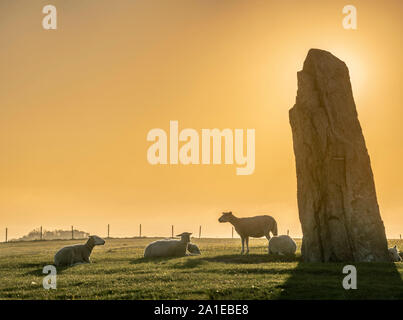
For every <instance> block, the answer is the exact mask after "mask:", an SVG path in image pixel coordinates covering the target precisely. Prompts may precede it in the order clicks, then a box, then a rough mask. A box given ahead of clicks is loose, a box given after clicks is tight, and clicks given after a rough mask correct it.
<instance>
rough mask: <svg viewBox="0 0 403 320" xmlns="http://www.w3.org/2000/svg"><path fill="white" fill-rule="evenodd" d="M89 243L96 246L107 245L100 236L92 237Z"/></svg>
mask: <svg viewBox="0 0 403 320" xmlns="http://www.w3.org/2000/svg"><path fill="white" fill-rule="evenodd" d="M89 241H91V242H92V244H93V245H94V246H101V245H104V244H105V240H104V239H102V238H100V237H98V236H90V238H89Z"/></svg>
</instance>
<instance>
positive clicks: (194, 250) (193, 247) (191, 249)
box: [188, 243, 201, 255]
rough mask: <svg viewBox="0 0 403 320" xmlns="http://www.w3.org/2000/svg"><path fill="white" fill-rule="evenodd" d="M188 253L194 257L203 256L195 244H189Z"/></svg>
mask: <svg viewBox="0 0 403 320" xmlns="http://www.w3.org/2000/svg"><path fill="white" fill-rule="evenodd" d="M188 251H189V252H190V253H191V254H193V255H199V254H201V252H200V249H199V247H198V246H197V245H195V244H194V243H189V244H188Z"/></svg>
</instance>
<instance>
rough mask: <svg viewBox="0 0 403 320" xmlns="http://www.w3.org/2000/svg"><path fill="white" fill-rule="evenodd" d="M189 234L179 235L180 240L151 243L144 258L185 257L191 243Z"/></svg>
mask: <svg viewBox="0 0 403 320" xmlns="http://www.w3.org/2000/svg"><path fill="white" fill-rule="evenodd" d="M190 235H191V233H189V232H183V233H181V234H178V235H177V237H181V239H180V240H174V239H165V240H158V241H154V242H151V243H150V244H149V245H148V246H147V247H146V248H145V250H144V258H150V257H183V256H186V250H187V247H188V244H189V242H190Z"/></svg>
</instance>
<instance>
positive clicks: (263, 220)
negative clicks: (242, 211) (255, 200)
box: [218, 211, 277, 254]
mask: <svg viewBox="0 0 403 320" xmlns="http://www.w3.org/2000/svg"><path fill="white" fill-rule="evenodd" d="M218 222H220V223H223V222H229V223H231V224H232V225H233V226H234V227H235V230H236V232H238V234H239V235H240V236H241V241H242V251H241V254H243V253H244V243H245V242H246V253H249V237H253V238H260V237H263V236H265V237H266V238H267V240H270V232H271V233H272V234H273V235H274V236H277V222H276V220H274V218H273V217H271V216H267V215H265V216H256V217H249V218H237V217H235V216H234V215H233V214H232V212H231V211H230V212H223V213H222V216H221V217H220V219H218Z"/></svg>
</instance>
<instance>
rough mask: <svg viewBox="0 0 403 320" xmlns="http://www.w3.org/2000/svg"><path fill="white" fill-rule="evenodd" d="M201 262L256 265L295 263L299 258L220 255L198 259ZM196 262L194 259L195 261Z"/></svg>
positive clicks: (292, 256)
mask: <svg viewBox="0 0 403 320" xmlns="http://www.w3.org/2000/svg"><path fill="white" fill-rule="evenodd" d="M198 259H199V260H201V261H207V262H220V263H230V264H234V263H235V264H256V263H268V262H297V261H299V260H300V256H294V255H291V256H280V255H274V254H270V255H268V254H260V255H259V254H248V255H239V254H231V255H220V256H213V257H203V258H198ZM195 260H196V259H195Z"/></svg>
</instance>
